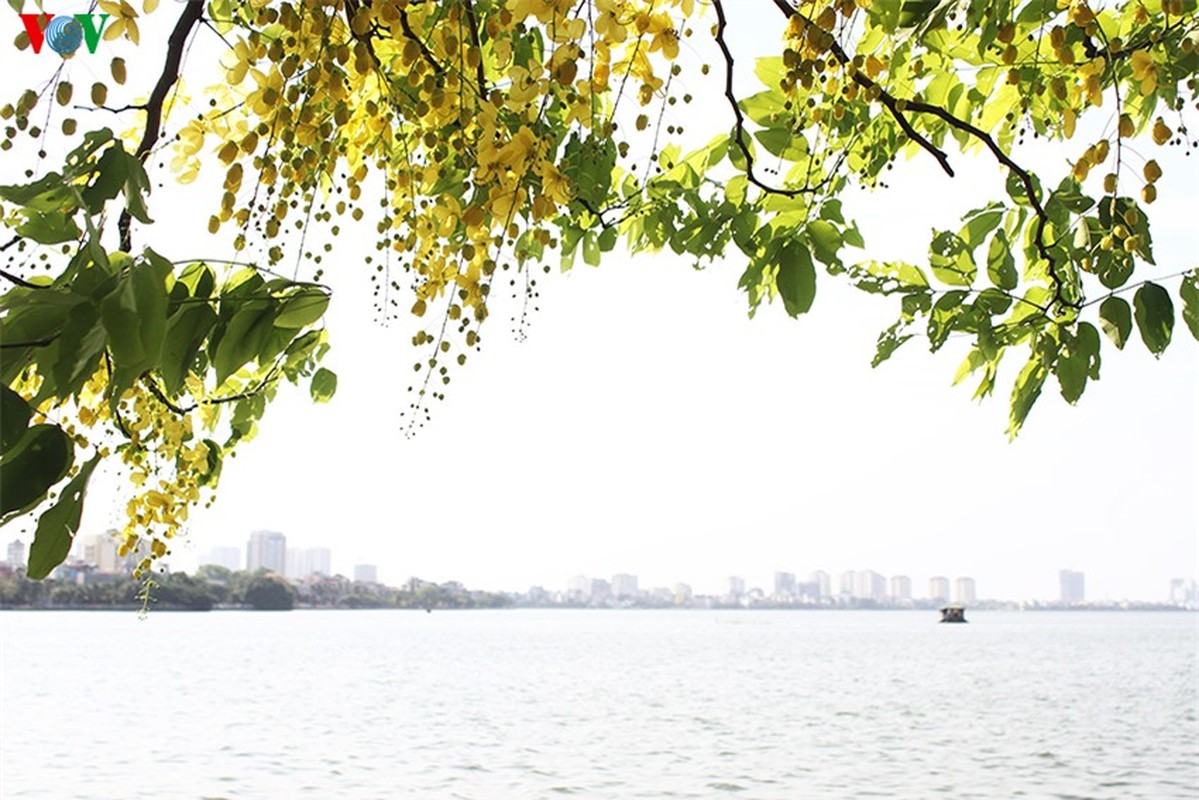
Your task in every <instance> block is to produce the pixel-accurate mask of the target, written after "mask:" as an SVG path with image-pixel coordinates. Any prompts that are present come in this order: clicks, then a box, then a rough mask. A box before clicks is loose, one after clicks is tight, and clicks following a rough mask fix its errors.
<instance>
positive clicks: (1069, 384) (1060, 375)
mask: <svg viewBox="0 0 1199 800" xmlns="http://www.w3.org/2000/svg"><path fill="white" fill-rule="evenodd" d="M1054 372H1055V373H1056V374H1057V379H1058V384H1059V386H1060V387H1061V391H1062V397H1063V398H1065V400H1066V402H1067V403H1070V404H1071V405H1073V404H1074V403H1077V402H1078V399H1079V398H1080V397H1082V393H1083V391H1084V390H1085V389H1086V388H1087V378H1089V377H1098V375H1099V333H1098V331H1096V330H1095V327H1094V326H1093V325H1091V324H1090V323H1086V322H1084V323H1082V324H1080V325H1079V329H1078V334H1077V335H1071V334H1069V333H1068V332H1066V331H1063V332H1062V349H1061V352H1060V353H1059V355H1058V359H1057V363H1056V364H1055V365H1054Z"/></svg>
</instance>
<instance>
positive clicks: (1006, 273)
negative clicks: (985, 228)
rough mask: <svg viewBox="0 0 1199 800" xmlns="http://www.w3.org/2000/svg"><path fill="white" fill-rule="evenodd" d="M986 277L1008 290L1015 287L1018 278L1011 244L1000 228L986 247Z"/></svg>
mask: <svg viewBox="0 0 1199 800" xmlns="http://www.w3.org/2000/svg"><path fill="white" fill-rule="evenodd" d="M987 277H988V278H989V279H990V280H991V283H993V284H995V285H996V286H998V287H999V288H1000V289H1003V290H1004V291H1008V292H1010V291H1012V290H1013V289H1015V288H1016V284H1017V281H1018V280H1019V276H1018V275H1017V273H1016V259H1015V258H1014V257H1013V256H1012V246H1011V243H1010V242H1008V239H1007V234H1005V233H1004V232H1003V229H1002V228H1000V229H999V230H997V231H995V235H994V236H993V237H991V246H990V247H988V248H987Z"/></svg>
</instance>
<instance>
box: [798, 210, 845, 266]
mask: <svg viewBox="0 0 1199 800" xmlns="http://www.w3.org/2000/svg"><path fill="white" fill-rule="evenodd" d="M806 232H807V235H808V241H809V242H811V244H812V255H814V256H816V260H817V261H819V262H820V263H822V264H828V265H829V266H832V265H834V264H837V265H839V264H840V263H841V260H840V259H839V258H837V251H838V250H840V249H841V247H842V245H843V244H844V241H843V240H842V238H841V231H839V230H837V226H835V225H833V224H832V223H831V222H826V221H825V220H823V219H816V220H812V221H811V222H810V223H808V227H807V229H806Z"/></svg>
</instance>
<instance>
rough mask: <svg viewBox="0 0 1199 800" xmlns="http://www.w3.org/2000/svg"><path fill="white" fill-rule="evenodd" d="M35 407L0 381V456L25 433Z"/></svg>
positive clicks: (13, 445)
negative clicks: (31, 406) (30, 405)
mask: <svg viewBox="0 0 1199 800" xmlns="http://www.w3.org/2000/svg"><path fill="white" fill-rule="evenodd" d="M31 416H33V409H32V408H30V407H29V404H28V403H26V402H25V398H24V397H21V395H19V394H17V393H16V392H14V391H13V390H12V389H10V388H8V387H7V386H5V385H4V384H2V383H0V458H3V457H4V453H7V452H8V451H9V450H10V449H11V448H13V447H15V446H16V444H17V442H18V441H19V440H20V439H21V437H22V436H24V435H25V430H26V428H27V426H28V425H29V418H30V417H31Z"/></svg>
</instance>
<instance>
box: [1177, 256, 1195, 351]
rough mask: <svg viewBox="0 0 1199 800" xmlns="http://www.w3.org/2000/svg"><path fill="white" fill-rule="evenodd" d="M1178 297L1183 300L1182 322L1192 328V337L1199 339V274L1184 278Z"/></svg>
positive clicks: (1192, 273)
mask: <svg viewBox="0 0 1199 800" xmlns="http://www.w3.org/2000/svg"><path fill="white" fill-rule="evenodd" d="M1178 295H1179V297H1181V298H1182V320H1183V322H1185V323H1186V324H1187V327H1188V328H1190V330H1191V336H1194V337H1195V338H1196V339H1199V272H1191V273H1189V274H1187V275H1185V276H1184V277H1183V279H1182V285H1181V286H1179V287H1178Z"/></svg>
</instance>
